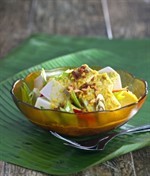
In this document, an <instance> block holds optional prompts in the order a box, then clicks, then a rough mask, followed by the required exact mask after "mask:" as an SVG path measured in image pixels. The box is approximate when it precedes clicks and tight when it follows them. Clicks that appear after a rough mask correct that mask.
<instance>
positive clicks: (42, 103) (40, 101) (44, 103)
mask: <svg viewBox="0 0 150 176" xmlns="http://www.w3.org/2000/svg"><path fill="white" fill-rule="evenodd" d="M35 107H36V108H39V109H42V108H44V109H50V108H51V104H50V102H49V101H48V100H46V99H45V98H43V97H38V98H37V100H36V103H35Z"/></svg>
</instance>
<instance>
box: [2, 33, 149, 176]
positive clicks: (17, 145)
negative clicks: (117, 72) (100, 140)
mask: <svg viewBox="0 0 150 176" xmlns="http://www.w3.org/2000/svg"><path fill="white" fill-rule="evenodd" d="M60 38H61V37H52V38H50V39H49V38H46V36H43V35H42V36H35V38H34V37H32V38H30V39H29V40H27V41H26V42H25V43H23V44H22V45H21V46H20V47H19V48H17V49H15V50H14V51H12V52H11V53H10V54H9V55H7V56H6V57H5V59H3V60H2V61H1V62H0V72H1V73H3V74H0V75H1V77H2V78H1V80H4V79H5V78H7V77H9V76H10V75H12V74H13V73H16V72H18V71H20V70H22V69H26V68H28V67H29V66H32V65H35V64H36V63H40V62H42V61H44V60H45V61H46V60H48V58H50V59H52V58H53V57H54V56H59V55H63V54H65V53H69V52H72V51H78V50H81V49H85V48H86V47H87V48H88V47H89V48H92V47H93V46H94V45H95V47H96V45H98V43H101V42H104V45H107V46H108V49H109V51H111V46H112V45H113V44H114V46H113V47H112V48H113V49H112V50H114V51H117V49H118V50H119V44H118V43H120V44H122V45H121V46H125V47H124V48H122V49H121V51H120V50H119V51H118V52H115V53H117V54H119V52H120V54H119V55H121V54H123V53H124V55H123V56H122V57H119V56H117V55H116V54H112V53H111V52H107V51H102V50H96V49H93V50H85V51H81V52H77V53H73V54H69V55H65V56H61V57H58V58H56V59H52V60H49V61H46V62H44V63H42V64H40V65H37V66H34V67H32V68H29V69H26V70H24V71H21V72H19V73H17V74H16V75H14V76H13V77H10V78H8V79H7V80H5V81H2V82H1V83H0V90H1V93H0V104H1V106H0V160H3V161H6V162H11V163H14V164H17V165H20V166H23V167H26V168H30V169H33V170H38V171H42V172H45V173H49V174H56V175H66V174H70V173H75V172H78V171H81V170H83V169H86V168H87V167H90V166H92V165H95V164H98V163H102V162H105V161H108V160H110V159H112V158H114V157H117V156H119V155H122V154H125V153H128V152H130V151H133V150H136V149H139V148H142V147H145V146H150V134H149V133H143V134H134V135H130V136H122V137H121V136H120V137H118V138H116V139H114V140H113V141H111V142H110V143H109V144H108V145H107V146H106V148H105V150H104V151H101V152H85V151H81V150H78V149H74V148H71V147H69V146H65V145H63V142H62V141H60V140H59V139H56V138H55V137H53V136H51V135H50V134H49V132H47V131H45V130H43V129H41V128H40V127H37V126H35V125H33V124H32V123H31V122H29V121H28V120H27V119H26V118H25V117H24V115H22V114H21V112H20V111H19V110H18V109H17V107H16V106H15V104H14V102H13V100H12V98H11V95H10V89H11V87H12V84H13V82H14V81H15V80H16V79H19V78H22V77H25V76H26V75H27V74H28V73H30V72H32V71H34V70H38V69H41V68H42V67H44V68H45V69H51V68H55V67H60V66H78V65H81V64H82V63H87V64H89V65H93V66H94V65H100V66H102V67H104V66H107V65H110V66H111V67H113V68H115V69H124V70H127V71H129V72H131V73H133V74H134V75H135V76H137V77H139V76H140V77H141V78H143V79H145V80H146V81H147V82H148V83H149V82H150V78H149V75H150V71H149V69H148V67H149V63H150V59H149V58H150V52H149V50H148V48H147V46H148V44H149V43H148V42H149V40H145V41H144V42H142V41H140V42H139V41H114V42H112V44H109V42H108V40H105V39H102V41H101V40H100V39H93V40H92V41H91V42H93V43H92V44H91V43H89V45H90V46H88V45H87V44H86V43H87V41H90V40H89V39H82V38H81V39H76V38H71V37H68V38H66V40H65V38H63V37H62V38H63V40H60V41H59V40H58V39H60ZM75 39H76V40H75ZM39 40H41V41H40V42H39ZM72 40H74V41H76V42H73V41H72ZM50 41H51V42H52V41H53V42H52V43H53V44H54V46H53V47H52V44H50ZM64 43H66V45H63V44H64ZM69 43H70V46H69ZM72 43H74V44H72ZM106 43H107V44H106ZM110 43H111V42H110ZM124 43H126V44H125V45H124ZM127 43H128V44H129V43H130V47H131V50H132V49H134V50H133V51H131V53H130V47H129V46H128V45H127ZM144 43H145V44H144ZM71 44H72V45H71ZM84 44H85V45H86V46H84ZM132 44H135V46H134V47H133V46H132ZM49 45H50V46H49ZM73 45H74V48H73ZM60 46H62V48H60ZM57 47H58V48H57ZM117 47H118V48H117ZM140 47H141V48H140ZM55 48H57V49H55ZM137 48H139V50H140V51H142V54H141V53H140V52H139V50H136V49H137ZM145 48H147V49H145ZM35 49H36V50H35ZM69 49H70V50H69ZM103 49H105V50H106V46H105V47H104V48H103ZM124 49H128V50H126V51H124ZM33 51H34V52H33ZM48 51H49V52H50V53H49V52H48ZM126 52H127V53H126ZM31 53H32V55H31ZM125 53H126V54H125ZM133 53H135V58H134V57H133V56H134V54H133ZM137 53H138V54H137ZM131 58H133V59H134V61H131ZM141 58H143V59H141ZM30 61H31V62H30ZM16 64H17V65H16ZM149 107H150V99H149V97H148V98H147V101H146V102H145V104H144V106H143V108H142V109H141V110H140V112H139V113H138V114H137V115H136V116H135V117H134V118H133V119H132V120H130V121H129V122H128V123H127V124H126V127H128V126H129V127H131V126H139V125H143V124H148V123H150V119H149ZM81 161H82V162H81Z"/></svg>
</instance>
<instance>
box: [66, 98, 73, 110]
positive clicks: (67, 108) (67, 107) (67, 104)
mask: <svg viewBox="0 0 150 176" xmlns="http://www.w3.org/2000/svg"><path fill="white" fill-rule="evenodd" d="M64 110H65V111H66V112H73V110H72V104H71V102H70V100H67V102H66V105H65V107H64Z"/></svg>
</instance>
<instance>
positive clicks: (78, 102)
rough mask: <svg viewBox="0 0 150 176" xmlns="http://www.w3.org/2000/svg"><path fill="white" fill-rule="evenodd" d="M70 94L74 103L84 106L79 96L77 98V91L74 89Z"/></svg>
mask: <svg viewBox="0 0 150 176" xmlns="http://www.w3.org/2000/svg"><path fill="white" fill-rule="evenodd" d="M70 96H71V99H72V101H73V103H74V104H75V105H76V106H77V107H79V108H82V106H81V103H80V101H79V100H78V98H77V96H76V94H75V92H74V91H73V90H72V91H71V92H70Z"/></svg>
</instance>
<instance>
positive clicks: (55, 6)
mask: <svg viewBox="0 0 150 176" xmlns="http://www.w3.org/2000/svg"><path fill="white" fill-rule="evenodd" d="M35 33H47V34H56V35H73V36H100V37H107V38H110V39H111V38H138V39H139V38H140V39H141V38H147V37H150V0H0V57H3V56H4V55H6V53H8V52H9V51H10V50H11V49H12V48H14V47H15V46H17V45H18V44H19V43H20V42H21V41H23V40H24V39H26V38H27V37H29V36H30V35H32V34H35Z"/></svg>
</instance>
